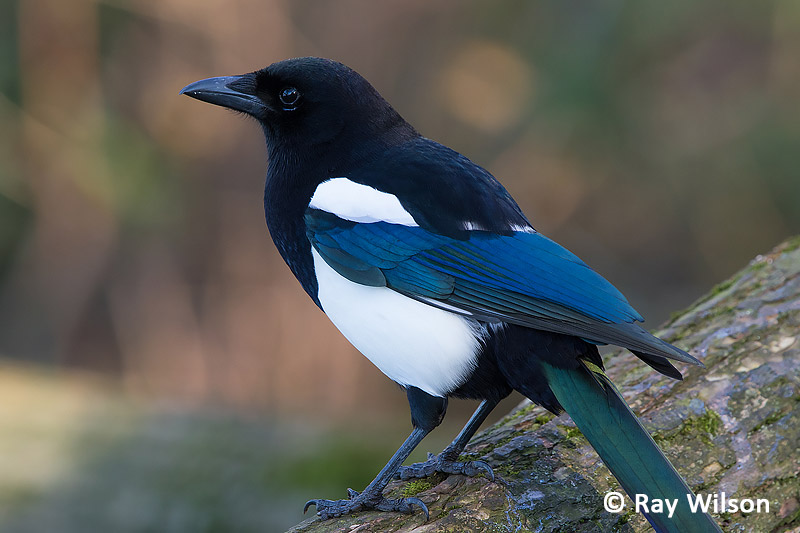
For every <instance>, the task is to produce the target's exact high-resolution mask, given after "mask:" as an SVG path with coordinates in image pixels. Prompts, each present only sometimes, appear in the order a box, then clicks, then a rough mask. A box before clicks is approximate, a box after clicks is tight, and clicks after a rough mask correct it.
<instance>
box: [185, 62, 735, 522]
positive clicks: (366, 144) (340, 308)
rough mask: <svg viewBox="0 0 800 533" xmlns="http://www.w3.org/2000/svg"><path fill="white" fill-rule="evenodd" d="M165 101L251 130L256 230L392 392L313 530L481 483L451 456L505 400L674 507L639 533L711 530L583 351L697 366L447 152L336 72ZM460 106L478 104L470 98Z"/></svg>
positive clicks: (222, 87)
mask: <svg viewBox="0 0 800 533" xmlns="http://www.w3.org/2000/svg"><path fill="white" fill-rule="evenodd" d="M181 94H185V95H187V96H190V97H192V98H196V99H198V100H201V101H204V102H208V103H211V104H216V105H219V106H223V107H226V108H229V109H232V110H235V111H238V112H241V113H244V114H245V115H248V116H250V117H252V118H254V119H255V120H256V121H257V122H258V124H259V125H260V126H261V128H262V130H263V132H264V136H265V137H266V144H267V152H268V168H267V177H266V186H265V191H264V208H265V212H266V221H267V227H268V229H269V232H270V235H271V236H272V239H273V241H274V243H275V245H276V247H277V249H278V251H279V253H280V255H281V256H282V258H283V259H284V261H285V262H286V264H287V265H288V266H289V268H290V269H291V271H292V273H294V275H295V276H296V277H297V279H298V281H299V282H300V284H301V285H302V287H303V289H304V290H305V292H306V293H307V294H308V295H309V296H310V297H311V299H312V300H313V301H314V303H315V304H316V305H317V306H318V307H319V308H320V309H321V310H322V311H323V312H324V313H325V314H326V315H327V316H328V318H329V319H330V320H331V321H332V322H333V324H334V325H335V326H336V327H337V328H338V329H339V331H340V332H341V333H342V334H343V335H344V336H345V337H346V338H347V339H348V340H349V341H350V343H352V344H353V346H355V347H356V348H357V349H358V350H359V351H360V352H361V353H362V354H363V355H365V356H366V357H367V358H368V359H369V360H370V361H371V362H372V363H373V364H374V365H375V366H377V367H378V369H380V370H381V371H382V372H383V373H384V374H385V375H386V376H388V377H389V378H390V379H391V380H393V381H394V382H396V383H397V384H399V385H400V386H401V387H402V388H403V389H405V391H406V394H407V397H408V403H409V406H410V409H411V421H412V426H413V429H412V431H411V434H410V435H409V437H408V438H407V439H406V440H405V442H403V444H402V445H401V446H400V448H399V449H398V450H397V452H396V453H395V454H394V455H393V456H392V457H391V459H390V460H389V462H388V463H387V464H386V466H385V467H384V468H383V469H382V470H381V471H380V472H379V473H378V475H377V476H376V477H375V479H374V480H373V481H372V482H371V483H370V484H369V485H368V486H367V487H366V488H365V489H364V490H363V491H362V492H360V493H359V492H357V491H354V490H352V489H348V492H349V497H348V498H347V499H343V500H325V499H316V500H311V501H309V502H308V503H307V504H306V507H305V510H307V509H308V507H309V506H311V505H314V506H315V507H316V510H317V514H318V515H319V516H321V517H322V518H323V519H325V518H329V517H336V516H341V515H345V514H349V513H354V512H358V511H362V510H367V509H377V510H383V511H396V512H405V513H411V512H413V511H414V508H415V507H419V508H421V510H422V511H424V513H425V515H426V518H427V515H428V509H427V507H426V506H425V504H424V503H423V502H422V501H421V500H419V499H418V498H413V497H412V498H399V499H390V498H387V497H385V496H384V495H383V489H384V488H385V487H386V485H387V484H388V483H389V481H391V480H392V479H394V478H401V479H410V478H414V477H425V476H428V475H431V474H432V473H434V472H442V473H445V474H465V475H477V474H479V473H485V474H486V475H487V477H488V478H489V479H492V480H493V479H494V475H493V473H492V470H491V468H490V467H489V466H488V465H487V464H486V463H484V462H481V461H466V462H460V461H458V458H459V455H460V453H461V451H462V450H463V449H464V447H465V445H466V444H467V442H468V441H469V440H470V438H471V437H472V436H473V434H474V433H475V431H476V430H477V429H478V427H479V426H480V425H481V423H482V422H483V421H484V420H485V419H486V417H487V415H488V414H489V413H490V412H491V411H492V409H493V408H494V407H495V406H496V405H497V404H498V402H499V401H500V400H502V399H503V398H505V397H506V396H508V395H509V394H510V393H511V392H512V390H517V391H519V392H521V393H522V394H523V395H525V396H527V397H528V398H530V400H531V401H533V402H534V403H537V404H539V405H541V406H543V407H544V408H546V409H548V410H549V411H551V412H553V413H560V412H562V411H566V412H567V413H568V414H569V415H570V416H571V417H572V419H573V420H574V422H575V424H576V425H577V426H578V428H579V429H580V430H581V432H582V433H583V434H584V435H585V436H586V438H587V439H588V441H589V442H590V443H591V444H592V446H593V447H594V448H595V449H596V450H597V452H598V453H599V455H600V457H601V458H602V460H603V462H604V463H605V464H606V466H607V467H608V468H609V470H610V471H611V472H612V473H613V474H614V476H615V477H616V478H617V480H619V482H620V484H621V485H622V487H623V488H624V489H625V490H626V491H627V493H628V494H629V495H631V496H632V497H635V495H636V494H646V495H647V496H648V498H649V499H653V498H662V499H665V498H670V499H676V500H677V501H678V507H677V510H676V511H675V513H674V514H673V516H672V517H668V516H667V515H666V514H657V513H644V514H645V516H646V518H647V519H648V520H649V521H650V523H651V524H652V526H653V527H654V528H655V529H656V530H657V531H667V532H673V531H674V532H682V533H686V532H707V531H720V529H719V527H718V526H717V525H716V524H715V522H714V521H713V520H712V519H711V517H710V516H708V515H707V514H703V513H692V512H691V510H690V508H689V505H688V504H689V502H688V499H687V495H691V494H692V492H691V490H690V489H689V487H688V486H687V484H686V482H685V481H684V480H683V479H682V478H681V476H680V475H679V474H678V473H677V471H676V470H675V468H674V467H673V466H672V465H671V464H670V462H669V461H668V460H667V458H666V457H665V456H664V454H663V453H662V452H661V451H660V450H659V448H658V446H657V445H656V444H655V443H654V441H653V439H652V438H650V435H649V434H648V433H647V432H646V431H645V430H644V429H643V427H642V426H641V424H640V423H639V421H638V420H637V418H636V417H635V416H634V415H633V413H632V412H631V410H630V408H629V407H628V405H627V404H626V402H625V401H624V400H623V398H622V397H621V395H620V393H619V392H618V391H617V389H616V388H615V386H614V385H613V383H612V382H611V381H610V380H609V378H608V377H607V376H606V374H605V373H604V371H603V361H602V359H601V356H600V354H599V353H598V345H604V344H613V345H617V346H621V347H624V348H627V349H628V350H630V351H631V352H632V353H633V354H634V355H636V356H637V357H638V358H639V359H641V360H642V361H643V362H644V363H645V364H647V365H649V366H651V367H652V368H653V369H655V370H656V371H658V372H660V373H662V374H665V375H667V376H670V377H672V378H675V379H681V373H680V372H679V371H678V370H677V369H676V368H675V367H674V366H673V365H672V364H671V363H670V360H674V361H680V362H683V363H690V364H695V365H700V366H702V364H701V363H700V362H699V361H698V360H697V359H695V358H694V357H692V356H691V355H689V354H688V353H686V352H685V351H683V350H681V349H679V348H676V347H675V346H672V345H671V344H669V343H667V342H665V341H663V340H661V339H659V338H657V337H654V336H653V335H651V334H650V333H648V332H647V331H646V330H645V329H643V328H642V327H641V326H639V325H638V324H637V323H638V322H641V321H642V320H643V319H642V316H641V315H640V314H639V313H638V312H636V310H634V308H633V307H631V305H630V304H629V303H628V301H627V300H626V299H625V297H624V296H623V295H622V294H621V293H620V292H619V291H618V290H617V289H616V288H615V287H614V286H613V285H611V283H609V282H608V281H606V280H605V279H604V278H603V277H601V276H600V275H599V274H597V273H596V272H595V271H593V270H592V269H591V268H589V267H588V266H587V265H586V263H584V262H583V261H581V260H580V259H579V258H578V257H577V256H575V255H574V254H572V253H571V252H569V251H568V250H567V249H565V248H563V247H562V246H560V245H558V244H557V243H555V242H554V241H552V240H550V239H548V238H547V237H545V236H544V235H542V234H541V233H539V232H538V231H536V230H535V229H534V228H533V226H532V225H531V223H530V222H529V221H528V219H527V218H526V217H525V215H524V214H523V213H522V210H521V209H520V207H519V206H518V205H517V203H516V202H515V201H514V199H513V198H512V197H511V195H510V194H509V193H508V191H507V190H506V189H505V188H504V187H503V186H502V185H501V184H500V183H499V182H498V181H497V180H496V179H495V178H494V177H493V176H492V175H491V174H490V173H489V172H487V171H486V170H484V169H483V168H481V167H480V166H478V165H476V164H475V163H473V162H472V161H470V160H469V159H467V158H466V157H464V156H463V155H461V154H459V153H457V152H455V151H453V150H451V149H449V148H447V147H445V146H443V145H441V144H438V143H436V142H434V141H432V140H430V139H427V138H425V137H423V136H422V135H420V134H419V133H418V132H417V131H416V130H415V129H414V128H413V127H412V126H411V125H409V124H408V122H406V121H405V120H404V119H403V118H402V117H401V116H400V115H399V114H398V112H397V111H395V110H394V108H392V106H391V105H389V103H388V102H386V100H384V99H383V98H382V97H381V95H380V94H379V93H378V92H377V91H376V90H375V88H373V87H372V85H370V83H369V82H368V81H367V80H365V79H364V78H363V77H362V76H360V75H359V74H358V73H356V72H355V71H353V70H351V69H350V68H348V67H347V66H345V65H343V64H341V63H338V62H335V61H332V60H329V59H322V58H314V57H306V58H296V59H289V60H285V61H280V62H277V63H274V64H272V65H270V66H268V67H266V68H264V69H261V70H257V71H255V72H251V73H249V74H244V75H240V76H226V77H216V78H209V79H205V80H201V81H198V82H195V83H192V84H190V85H187V86H186V87H185V88H184V89H183V90H182V91H181ZM474 105H478V106H479V105H481V102H480V101H476V102H474ZM451 397H455V398H470V399H478V400H481V403H480V404H479V406H478V408H477V410H476V411H475V413H474V414H473V415H472V417H471V418H470V419H469V421H468V422H467V424H466V426H465V427H464V428H463V429H462V430H461V432H460V433H459V434H458V436H457V437H456V438H455V439H454V440H453V442H452V443H451V444H450V445H448V446H447V447H446V448H445V449H444V450H443V451H442V452H441V453H440V454H439V455H438V456H430V457H429V459H428V460H427V461H425V462H423V463H417V464H414V465H410V466H402V464H403V462H404V461H405V460H406V459H407V458H408V456H409V454H410V453H411V452H412V450H414V448H415V447H416V446H417V445H418V444H419V443H420V442H421V441H422V439H423V438H424V437H425V436H426V435H427V434H428V433H430V431H432V430H433V429H434V428H435V427H437V426H438V425H439V424H440V423H441V421H442V419H443V417H444V415H445V411H446V409H447V402H448V398H451Z"/></svg>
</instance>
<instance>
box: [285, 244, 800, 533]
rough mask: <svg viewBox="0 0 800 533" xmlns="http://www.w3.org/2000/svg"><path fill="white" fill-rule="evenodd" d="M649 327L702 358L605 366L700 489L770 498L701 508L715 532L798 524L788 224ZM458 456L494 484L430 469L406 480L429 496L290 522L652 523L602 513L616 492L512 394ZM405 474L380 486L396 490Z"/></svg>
mask: <svg viewBox="0 0 800 533" xmlns="http://www.w3.org/2000/svg"><path fill="white" fill-rule="evenodd" d="M657 334H658V335H659V336H661V337H663V338H664V339H666V340H668V341H670V342H673V343H675V344H677V345H678V346H680V347H681V348H684V349H688V350H690V351H691V353H692V354H693V355H695V356H696V357H698V358H699V359H701V360H702V361H703V362H704V363H705V365H706V368H705V369H702V368H695V367H689V368H685V369H684V376H685V377H684V380H683V381H674V380H671V379H669V378H666V377H663V376H661V375H659V374H657V373H655V372H653V371H652V370H650V369H649V368H648V367H647V366H645V365H643V364H641V363H640V362H639V361H638V360H636V358H634V357H632V356H631V355H630V354H628V353H626V352H623V353H619V352H614V353H613V354H611V355H610V356H609V357H607V358H606V360H607V371H608V374H609V375H610V376H611V377H612V378H613V379H614V381H615V383H617V385H618V386H619V389H620V390H621V391H622V392H623V394H624V396H625V398H626V400H627V401H628V402H629V403H630V405H631V407H632V408H633V410H634V411H635V412H636V413H637V414H638V415H639V416H640V418H641V419H642V421H643V423H644V424H645V427H647V428H648V430H649V431H650V432H651V433H652V435H653V437H654V439H655V440H656V442H658V443H659V445H660V446H661V447H662V449H663V450H664V452H665V453H666V454H667V456H668V457H669V458H670V460H671V461H672V462H673V464H674V465H675V467H676V468H677V469H678V471H679V472H681V474H682V475H683V476H684V478H685V479H686V480H687V481H688V483H689V485H690V486H691V487H692V488H693V489H694V491H695V492H696V493H698V494H702V495H712V494H717V493H720V492H725V493H726V494H727V496H728V498H740V499H741V498H763V499H767V500H768V501H769V511H768V512H764V508H763V507H762V512H760V513H757V512H752V513H742V512H737V513H721V514H713V513H712V515H713V516H714V517H715V518H716V519H717V521H718V522H719V524H720V525H721V526H722V528H723V529H724V530H725V531H763V532H781V531H789V530H794V531H798V530H800V476H798V474H800V364H798V363H800V237H798V238H795V239H793V240H791V241H788V242H786V243H784V244H782V245H781V246H779V247H778V248H776V249H775V250H773V251H772V252H770V253H769V254H766V255H763V256H758V257H756V258H755V259H754V260H753V261H752V262H751V263H750V264H749V265H748V266H747V268H745V269H744V270H742V271H741V272H739V273H738V274H736V275H735V276H733V277H732V278H731V279H729V280H728V281H726V282H724V283H722V284H720V285H719V286H717V287H716V288H714V289H713V290H712V291H711V292H710V293H709V294H708V295H707V296H705V297H704V298H702V299H700V300H699V301H698V302H696V303H695V304H694V305H692V306H691V307H690V308H689V309H687V310H686V311H683V312H681V313H678V314H676V315H674V317H673V318H672V319H671V320H670V321H669V322H668V323H667V324H666V325H665V326H664V327H663V328H662V329H661V330H660V331H658V332H657ZM465 456H467V457H469V458H470V459H478V458H479V459H481V460H484V461H486V462H488V463H489V464H490V465H491V466H492V468H494V470H495V472H496V473H497V474H498V478H501V479H500V480H498V482H496V483H491V482H489V480H487V479H485V478H483V477H478V478H474V479H468V478H465V477H463V476H449V477H444V476H438V477H432V478H429V479H428V481H429V482H430V485H429V486H427V485H422V484H418V485H416V486H415V487H413V488H414V489H415V490H416V489H418V488H422V489H424V490H422V491H421V492H418V493H417V494H416V496H417V497H419V498H421V499H422V500H423V501H424V502H425V503H426V504H427V505H428V507H429V509H430V520H428V521H427V522H425V520H424V516H423V515H422V513H419V512H417V513H415V514H414V515H410V516H409V515H401V514H391V513H388V514H387V513H376V512H367V513H360V514H357V515H354V516H348V517H343V518H339V519H334V520H328V521H321V520H319V519H318V518H311V519H309V520H306V521H305V522H303V523H302V524H299V525H298V526H296V527H295V528H293V529H292V530H291V531H292V532H297V533H299V532H328V531H347V532H353V531H393V532H394V531H417V532H423V531H424V532H450V531H453V532H463V531H487V532H488V531H498V532H506V531H509V532H511V531H514V532H520V531H542V532H550V531H552V532H556V531H575V532H589V531H602V532H607V531H631V532H636V531H650V527H649V525H648V524H647V522H646V521H645V520H644V518H643V517H642V516H641V515H640V514H637V513H635V512H633V511H632V510H631V508H632V507H633V505H632V503H631V502H630V501H628V506H627V510H626V511H625V512H622V513H620V514H612V513H609V512H606V511H605V510H604V508H603V496H604V495H605V494H606V493H607V492H609V491H611V490H614V491H621V489H620V487H619V485H618V484H617V482H616V480H615V479H614V478H613V477H612V476H611V474H610V473H609V471H608V470H607V469H606V468H605V467H604V466H603V464H602V462H601V461H600V460H599V458H598V457H597V454H596V453H595V452H594V451H593V449H592V448H591V446H590V445H589V444H588V443H587V441H586V440H585V439H584V438H583V436H582V435H581V433H580V431H578V430H577V429H576V428H575V426H574V424H573V423H572V421H571V420H570V419H569V417H568V416H566V415H562V416H559V417H552V416H550V415H549V414H548V413H546V412H545V411H544V410H543V409H541V408H539V407H536V406H532V405H524V404H523V405H522V406H520V407H519V408H518V409H517V410H515V411H514V412H512V413H511V414H509V415H508V416H507V417H505V419H503V420H501V421H500V422H499V423H497V424H496V425H494V426H492V427H491V428H489V429H487V430H486V431H484V432H483V433H481V434H479V435H478V436H476V437H475V438H474V439H473V441H472V442H471V443H470V445H469V446H468V447H467V450H466V452H465ZM406 486H407V483H403V482H395V483H393V484H391V485H390V486H389V488H388V489H387V491H388V492H390V493H392V494H394V495H397V496H400V495H402V494H403V492H404V490H405V491H406V492H408V490H409V489H407V488H406Z"/></svg>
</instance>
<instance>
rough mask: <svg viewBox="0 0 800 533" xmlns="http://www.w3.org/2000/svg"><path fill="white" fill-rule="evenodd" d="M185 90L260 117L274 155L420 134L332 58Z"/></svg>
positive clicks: (290, 62)
mask: <svg viewBox="0 0 800 533" xmlns="http://www.w3.org/2000/svg"><path fill="white" fill-rule="evenodd" d="M181 94H185V95H187V96H191V97H192V98H196V99H198V100H202V101H204V102H209V103H212V104H216V105H219V106H222V107H227V108H229V109H233V110H235V111H239V112H242V113H245V114H246V115H249V116H251V117H253V118H255V119H256V120H257V121H258V122H259V123H260V124H261V126H262V128H263V130H264V134H265V135H266V138H267V144H268V146H269V149H270V154H271V155H273V152H278V151H281V150H283V151H290V152H293V155H294V156H295V157H297V156H302V155H304V154H303V153H302V152H306V151H309V152H313V153H314V154H315V156H316V157H319V155H320V154H319V150H324V149H325V148H335V147H336V145H337V144H339V142H347V143H348V144H350V146H352V145H354V144H355V145H359V144H362V145H363V146H365V148H366V147H367V146H371V145H375V144H377V145H384V144H392V143H393V142H396V141H398V140H402V139H403V138H407V137H409V136H412V135H416V132H415V131H414V129H413V128H412V127H411V126H410V125H408V123H406V122H405V121H404V120H403V119H402V118H401V117H400V115H399V114H398V113H397V112H396V111H395V110H394V109H393V108H392V106H391V105H389V103H388V102H386V100H384V99H383V98H382V97H381V95H380V94H379V93H378V91H376V90H375V88H373V87H372V85H370V83H369V82H368V81H367V80H365V79H364V78H363V77H362V76H361V75H359V74H358V73H357V72H355V71H354V70H352V69H350V68H349V67H347V66H345V65H343V64H341V63H338V62H336V61H332V60H330V59H322V58H317V57H304V58H296V59H288V60H286V61H280V62H278V63H273V64H272V65H270V66H268V67H266V68H264V69H261V70H257V71H255V72H251V73H249V74H243V75H240V76H224V77H218V78H209V79H205V80H200V81H197V82H195V83H192V84H189V85H187V86H186V87H184V88H183V90H181ZM277 155H281V154H277ZM282 155H287V154H282Z"/></svg>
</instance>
